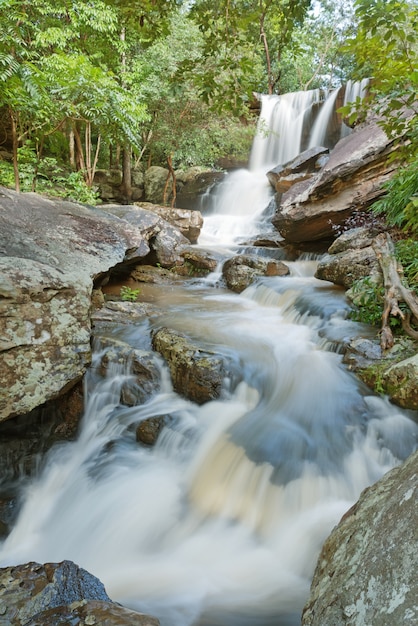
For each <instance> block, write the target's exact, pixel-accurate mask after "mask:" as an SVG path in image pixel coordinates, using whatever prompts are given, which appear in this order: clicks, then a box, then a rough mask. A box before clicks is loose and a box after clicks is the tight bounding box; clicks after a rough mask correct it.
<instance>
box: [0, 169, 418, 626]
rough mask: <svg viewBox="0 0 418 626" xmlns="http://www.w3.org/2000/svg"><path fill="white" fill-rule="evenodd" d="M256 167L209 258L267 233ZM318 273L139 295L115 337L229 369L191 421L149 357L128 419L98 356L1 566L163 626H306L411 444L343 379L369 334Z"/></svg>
mask: <svg viewBox="0 0 418 626" xmlns="http://www.w3.org/2000/svg"><path fill="white" fill-rule="evenodd" d="M259 170H260V166H259V165H258V166H257V167H256V168H255V169H254V170H253V171H250V172H241V173H238V174H237V175H238V177H239V182H240V185H241V186H243V185H244V183H243V182H242V181H243V179H247V180H252V183H253V184H252V185H251V184H249V187H248V189H251V188H252V189H253V191H254V190H256V191H255V194H256V198H254V194H250V193H244V194H243V195H241V196H240V200H239V202H238V206H237V207H235V205H234V201H235V200H236V197H237V196H236V195H235V196H234V194H233V192H232V191H231V189H229V188H228V189H225V186H224V187H223V189H222V193H221V195H220V196H219V195H217V198H216V207H215V209H214V210H213V211H212V212H211V215H210V219H209V218H208V220H207V222H206V224H205V228H204V231H203V233H202V238H201V239H202V241H204V242H205V245H206V246H209V245H213V246H217V247H219V246H221V247H223V248H224V249H231V250H232V251H233V250H236V249H237V245H236V241H237V237H238V238H239V237H241V236H242V235H244V234H248V230H249V229H250V227H251V224H254V223H256V224H258V225H259V224H260V221H261V222H263V217H262V216H263V210H264V208H265V205H266V203H267V204H268V201H269V195H270V192H269V191H268V187H267V186H266V184H265V181H264V180H261V178H260V174H259ZM228 185H229V183H228V184H227V185H226V187H228ZM224 192H225V193H224ZM237 193H238V192H237ZM259 193H260V194H265V195H264V196H263V197H262V198H261V200H260V196H259V195H258V194H259ZM228 194H229V195H228ZM254 207H255V208H254ZM225 216H227V217H225ZM240 220H241V221H242V224H241V225H240V226H239V227H237V228H236V223H237V222H240ZM200 245H201V244H200ZM232 253H233V252H232ZM316 263H317V261H316V260H315V259H312V258H301V259H299V260H298V261H295V262H291V263H289V266H290V268H291V275H290V276H285V277H272V278H263V279H262V280H260V281H259V282H257V283H256V284H254V285H253V286H251V287H249V288H248V289H247V290H246V291H245V292H243V293H242V294H240V295H236V294H233V293H231V292H228V291H227V290H225V289H224V288H222V286H221V284H220V283H219V277H218V275H217V274H216V273H214V274H213V275H210V276H209V277H207V278H205V279H199V280H190V281H189V282H188V283H187V284H186V285H182V286H181V287H180V286H179V287H174V286H173V287H170V289H169V290H167V288H161V287H157V286H155V287H153V288H151V291H150V292H149V293H150V294H151V295H150V297H151V296H152V300H153V302H154V304H155V305H157V306H160V307H161V308H160V313H159V314H157V315H155V316H153V317H152V318H151V319H149V320H148V319H144V320H142V321H140V322H136V323H132V324H131V325H129V326H126V327H124V328H117V329H115V336H117V338H118V339H122V340H124V341H126V342H127V343H129V344H130V345H132V346H133V347H135V348H137V349H139V350H142V349H146V348H148V347H149V332H150V328H151V327H155V328H159V327H162V326H168V327H170V328H174V329H176V330H178V331H181V332H184V333H186V334H187V335H188V336H190V337H191V338H192V339H196V340H197V341H198V342H199V344H200V345H202V346H203V347H207V348H208V349H211V350H213V351H215V352H219V353H220V354H222V355H225V357H227V358H228V359H230V360H231V361H232V362H233V364H234V367H233V375H231V377H230V379H227V380H225V385H224V390H223V393H222V395H221V397H220V398H219V399H218V400H215V401H212V402H208V403H206V404H204V405H202V406H198V405H196V404H194V403H192V402H190V401H187V400H185V399H184V398H182V397H180V396H179V395H178V394H176V393H175V392H174V391H173V388H172V385H171V382H170V378H169V375H168V370H167V367H166V366H165V365H164V363H163V362H162V359H161V358H160V357H159V356H157V355H155V362H156V364H157V366H158V368H159V371H160V376H161V383H160V389H159V391H158V392H155V393H154V395H153V396H152V397H151V398H150V399H149V400H148V401H146V402H145V403H144V404H142V405H140V406H134V407H128V406H125V405H122V404H121V403H120V397H121V387H122V385H123V384H124V383H125V382H126V381H127V380H129V381H131V380H132V374H131V370H130V367H129V363H127V364H126V365H125V366H124V367H120V368H119V369H118V368H114V369H111V370H110V371H109V372H108V376H107V378H106V379H103V378H102V377H101V376H99V375H98V374H97V371H96V368H97V367H99V365H100V362H101V357H102V352H103V350H104V349H103V348H102V347H101V346H100V344H99V345H98V346H97V350H96V351H95V354H94V363H93V365H92V368H91V370H90V372H89V373H88V375H87V377H86V383H85V389H86V407H85V415H84V418H83V422H82V425H81V428H80V433H79V437H78V439H77V440H76V441H74V442H69V443H65V444H60V445H57V446H56V447H55V448H53V449H52V450H51V451H50V452H49V453H48V455H47V457H46V459H45V460H44V465H43V469H42V471H40V473H39V475H38V476H36V477H34V478H33V479H32V480H31V482H30V483H29V484H24V486H23V487H22V506H21V510H20V514H19V517H18V520H17V522H16V524H15V526H14V528H13V530H12V532H11V533H10V535H9V537H8V538H7V539H6V541H5V542H4V544H3V546H2V547H1V549H0V559H1V563H2V564H3V565H6V564H15V563H23V562H27V561H29V560H31V561H33V560H35V561H40V562H47V561H61V560H63V559H71V560H73V561H75V562H76V563H77V564H79V565H80V566H82V567H84V568H86V569H88V570H89V571H90V572H92V573H93V574H94V575H96V576H97V577H99V578H100V579H101V580H102V581H103V583H104V584H105V586H106V590H107V592H108V594H109V595H110V597H111V598H112V599H113V600H115V601H118V602H120V603H122V604H123V605H125V606H128V607H130V608H133V609H136V610H139V611H144V612H147V613H150V614H153V615H155V616H157V617H158V618H159V619H160V620H161V624H162V626H216V625H218V626H290V625H292V626H293V625H297V624H300V614H301V610H302V607H303V604H304V602H305V601H306V599H307V596H308V592H309V584H310V580H311V577H312V574H313V570H314V567H315V563H316V559H317V557H318V554H319V551H320V548H321V545H322V543H323V541H324V540H325V538H326V537H327V535H328V534H329V533H330V531H331V530H332V528H333V526H334V525H335V524H336V523H338V521H339V519H340V518H341V516H342V515H343V514H344V513H345V512H346V511H347V509H348V508H349V507H350V506H351V505H352V504H353V503H354V502H355V501H356V499H357V498H358V496H359V494H360V492H361V491H362V489H364V488H365V487H366V486H368V485H370V484H371V483H373V482H374V481H376V480H378V479H379V478H380V477H381V476H382V475H383V474H384V473H385V472H386V471H388V470H389V469H390V468H392V467H394V466H396V465H397V464H399V463H400V462H401V461H402V459H404V458H406V456H408V454H410V453H411V452H412V451H413V450H414V449H415V447H416V445H417V438H418V426H417V425H416V424H415V423H414V422H413V421H412V420H411V419H410V417H409V416H408V414H407V413H406V412H404V411H402V410H400V409H398V408H397V407H395V406H393V405H392V404H390V402H389V401H388V400H387V399H386V398H384V397H379V396H377V395H374V394H372V393H371V392H370V391H369V390H368V389H366V388H365V387H364V386H363V385H362V384H361V383H359V381H358V380H357V379H356V378H355V377H354V376H353V375H352V374H351V373H350V372H349V371H347V369H346V368H345V367H344V366H343V365H342V362H341V355H340V354H339V347H340V345H341V342H342V341H344V340H345V339H346V338H347V337H349V336H354V335H356V334H357V333H364V332H368V331H367V329H365V328H362V329H359V327H358V325H356V324H355V323H353V322H350V321H349V320H348V319H347V312H348V305H347V303H346V300H345V297H344V292H343V291H342V290H340V289H338V288H336V287H334V286H333V285H331V284H330V283H327V282H324V281H320V280H317V279H315V278H314V272H315V267H316ZM162 415H168V416H170V420H169V421H168V422H167V425H166V426H165V427H164V429H163V430H162V432H161V434H160V436H159V439H158V441H157V444H156V445H155V447H153V448H146V447H144V446H141V445H139V444H138V443H137V442H136V441H135V432H134V428H133V426H136V425H137V424H138V423H140V422H141V421H143V420H145V419H148V418H150V417H157V416H162Z"/></svg>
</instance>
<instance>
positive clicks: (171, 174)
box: [163, 154, 177, 208]
mask: <svg viewBox="0 0 418 626" xmlns="http://www.w3.org/2000/svg"><path fill="white" fill-rule="evenodd" d="M167 166H168V176H167V180H166V181H165V186H164V193H163V204H168V202H167V193H168V183H169V181H170V178H171V193H172V196H171V208H173V207H174V205H175V203H176V197H177V190H176V185H177V178H176V173H175V171H174V168H173V158H172V156H171V154H170V155H169V156H168V157H167Z"/></svg>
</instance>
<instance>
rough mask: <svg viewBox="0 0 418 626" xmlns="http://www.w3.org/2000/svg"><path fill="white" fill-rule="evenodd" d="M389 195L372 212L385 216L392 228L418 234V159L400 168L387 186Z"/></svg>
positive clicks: (378, 202) (376, 204)
mask: <svg viewBox="0 0 418 626" xmlns="http://www.w3.org/2000/svg"><path fill="white" fill-rule="evenodd" d="M385 188H386V190H387V194H386V195H385V196H384V197H383V198H381V199H380V200H378V201H377V202H375V203H374V204H373V206H372V210H373V212H374V213H375V214H377V215H379V214H383V215H384V216H385V218H386V221H387V223H388V224H389V225H390V226H397V227H399V228H402V229H403V230H405V231H408V232H409V233H410V234H413V235H417V234H418V157H417V156H415V158H414V159H413V160H412V161H411V162H410V163H408V164H407V165H405V166H404V167H402V168H400V169H399V171H398V172H397V173H396V175H395V176H394V177H393V178H392V179H391V180H390V181H388V182H387V183H386V184H385Z"/></svg>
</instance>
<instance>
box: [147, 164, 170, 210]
mask: <svg viewBox="0 0 418 626" xmlns="http://www.w3.org/2000/svg"><path fill="white" fill-rule="evenodd" d="M169 177H170V172H169V170H168V169H166V168H165V167H160V166H159V165H151V167H149V168H148V169H147V170H146V172H145V178H144V186H145V200H146V201H147V202H152V203H154V204H158V203H160V202H163V198H164V190H165V187H166V183H167V179H168V178H169ZM170 198H171V184H169V185H168V187H167V200H170Z"/></svg>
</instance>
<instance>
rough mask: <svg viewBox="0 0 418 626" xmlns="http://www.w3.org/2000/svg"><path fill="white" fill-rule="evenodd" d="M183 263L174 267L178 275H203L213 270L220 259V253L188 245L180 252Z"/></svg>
mask: <svg viewBox="0 0 418 626" xmlns="http://www.w3.org/2000/svg"><path fill="white" fill-rule="evenodd" d="M181 257H182V259H183V264H182V265H179V266H177V267H176V268H175V272H176V274H178V275H180V276H205V275H206V274H209V273H210V272H214V271H215V270H216V268H217V267H218V265H219V263H220V262H221V260H222V256H221V255H220V254H216V253H215V254H214V253H213V252H212V251H208V250H203V249H201V248H194V247H192V246H189V247H188V248H183V250H182V252H181Z"/></svg>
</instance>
